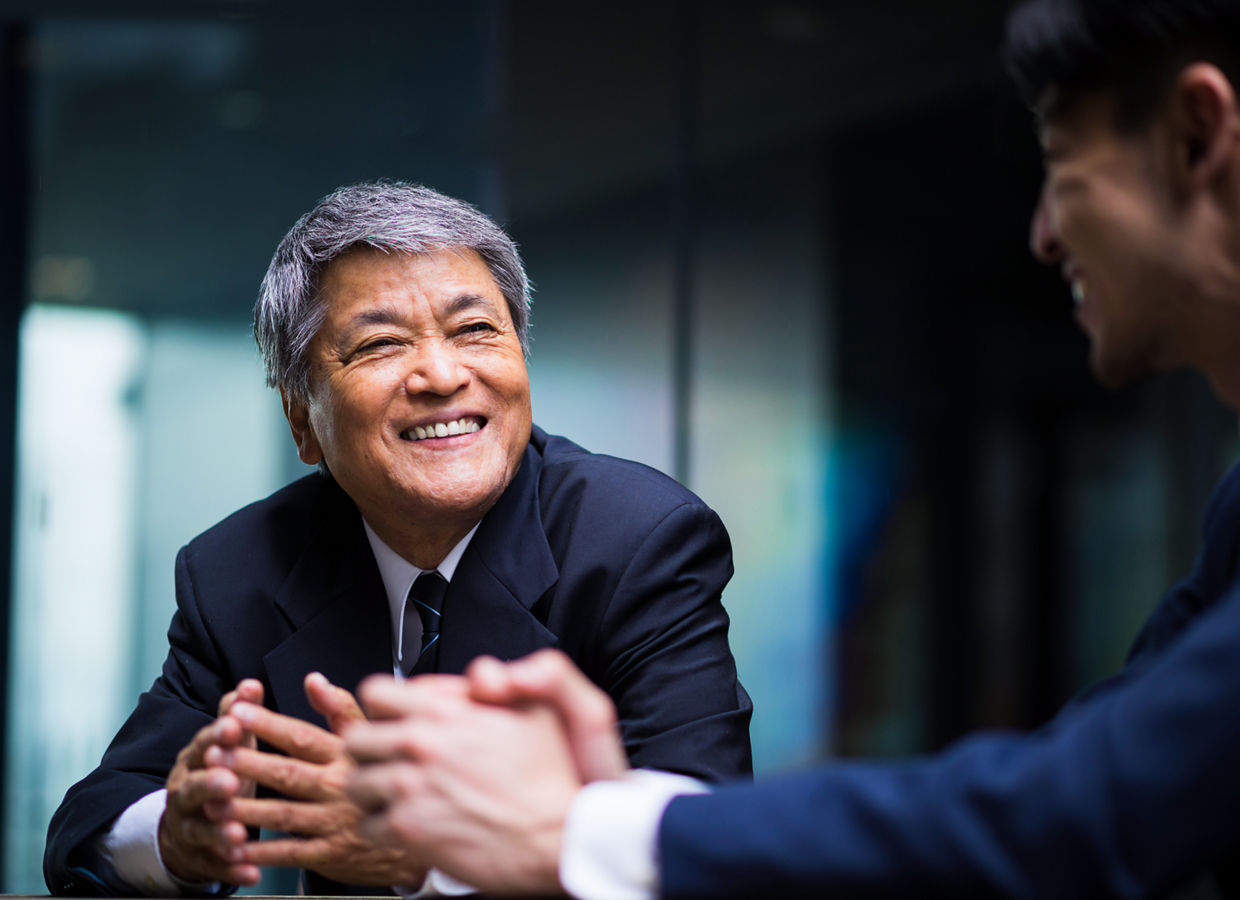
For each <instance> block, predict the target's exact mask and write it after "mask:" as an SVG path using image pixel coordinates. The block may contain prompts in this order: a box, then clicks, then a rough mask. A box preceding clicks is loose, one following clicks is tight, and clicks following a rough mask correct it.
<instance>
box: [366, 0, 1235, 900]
mask: <svg viewBox="0 0 1240 900" xmlns="http://www.w3.org/2000/svg"><path fill="white" fill-rule="evenodd" d="M1007 58H1008V60H1009V62H1010V66H1011V68H1012V71H1013V74H1014V75H1015V78H1016V81H1017V83H1018V85H1019V86H1020V88H1021V90H1022V91H1023V92H1024V94H1025V97H1026V99H1027V101H1028V102H1029V103H1030V105H1031V106H1032V108H1033V109H1034V110H1035V112H1036V114H1037V117H1038V124H1039V130H1040V137H1041V141H1042V143H1043V146H1044V149H1045V154H1046V179H1045V184H1044V187H1043V190H1042V193H1041V196H1040V198H1039V201H1038V204H1037V208H1036V210H1035V211H1034V214H1033V221H1032V228H1031V244H1032V249H1033V252H1034V253H1035V255H1037V256H1038V258H1039V259H1041V260H1043V261H1044V262H1046V263H1048V264H1052V265H1058V266H1060V267H1061V269H1062V271H1063V275H1064V277H1065V279H1066V280H1067V281H1068V283H1069V285H1070V288H1071V291H1072V293H1073V296H1074V298H1075V299H1076V301H1077V307H1076V310H1077V319H1078V321H1079V322H1080V324H1081V327H1082V328H1084V330H1085V331H1086V332H1087V334H1088V335H1089V338H1090V341H1091V347H1092V350H1091V360H1092V365H1093V368H1094V370H1095V372H1096V374H1097V376H1098V377H1099V378H1100V379H1101V380H1102V381H1103V382H1105V383H1107V384H1121V383H1124V382H1126V381H1129V380H1130V379H1132V378H1135V377H1137V376H1140V375H1144V374H1147V373H1151V372H1158V371H1164V370H1167V369H1170V368H1173V367H1179V366H1190V367H1193V368H1195V369H1197V370H1199V371H1200V372H1202V373H1203V374H1204V375H1205V376H1206V377H1207V378H1208V379H1209V381H1210V383H1211V384H1212V385H1213V387H1214V390H1215V391H1216V393H1217V394H1218V396H1219V398H1220V399H1221V400H1222V401H1223V402H1224V403H1226V404H1227V405H1228V406H1230V407H1232V408H1233V409H1238V408H1240V98H1238V96H1237V92H1238V91H1240V64H1238V59H1240V0H1211V2H1207V0H1032V2H1029V3H1026V4H1024V5H1022V6H1021V7H1020V8H1019V9H1017V10H1016V11H1015V12H1014V13H1013V14H1012V16H1011V17H1010V19H1009V27H1008V41H1007ZM1238 551H1240V470H1238V469H1233V470H1232V471H1231V472H1230V473H1229V474H1228V475H1227V476H1226V477H1225V478H1224V480H1223V482H1222V483H1221V484H1220V485H1219V487H1218V489H1217V490H1216V493H1215V495H1214V497H1213V499H1212V501H1211V504H1210V507H1209V510H1208V512H1207V515H1206V520H1205V529H1204V543H1203V545H1202V548H1201V552H1200V554H1199V557H1198V559H1197V562H1196V565H1195V567H1194V569H1193V572H1192V574H1191V575H1190V576H1189V577H1188V578H1186V579H1184V580H1183V581H1181V582H1179V583H1178V584H1176V585H1175V586H1174V587H1173V588H1172V589H1171V590H1170V591H1169V592H1168V594H1167V596H1166V597H1165V599H1164V600H1163V602H1162V604H1161V605H1160V606H1159V607H1158V608H1157V609H1156V611H1155V612H1154V614H1153V615H1152V616H1151V617H1150V620H1149V621H1148V622H1147V624H1146V625H1145V627H1144V629H1143V630H1142V632H1141V634H1140V636H1139V637H1138V639H1137V643H1136V646H1135V647H1134V650H1133V652H1132V655H1131V657H1130V659H1129V662H1128V664H1127V665H1126V667H1125V668H1124V670H1123V671H1122V672H1121V673H1120V674H1118V675H1117V676H1115V677H1114V678H1112V679H1110V680H1108V681H1106V682H1105V683H1103V684H1101V685H1099V686H1097V687H1095V688H1094V689H1092V690H1091V691H1089V692H1088V693H1087V694H1085V695H1083V696H1082V697H1080V698H1078V699H1077V700H1076V701H1074V702H1073V703H1071V704H1069V705H1068V706H1067V707H1066V708H1065V709H1064V710H1062V711H1061V712H1060V714H1059V715H1058V716H1056V717H1055V719H1053V720H1052V721H1051V722H1050V723H1048V724H1047V725H1046V726H1045V727H1043V728H1041V729H1039V730H1038V731H1036V732H1033V733H1030V734H1027V735H1017V734H979V735H976V736H974V737H972V738H969V739H965V740H962V741H960V742H959V743H957V744H955V745H954V746H952V747H950V748H948V749H947V750H946V751H945V752H943V753H942V754H940V755H938V756H935V757H930V758H926V759H922V760H917V761H912V762H908V763H904V764H848V765H835V766H824V767H821V768H818V769H814V770H810V771H806V772H801V773H796V774H791V775H787V776H784V777H781V778H772V779H768V780H765V781H763V782H761V783H759V784H756V785H748V786H735V787H727V788H723V789H720V790H716V791H713V792H709V793H707V792H701V791H699V792H697V793H694V794H688V793H686V789H685V785H684V782H683V781H680V780H670V781H667V782H664V781H662V780H661V778H660V776H658V775H657V774H654V773H649V772H647V773H627V772H625V771H624V768H625V766H624V764H623V762H622V760H623V756H622V754H621V753H620V752H619V750H618V744H617V742H616V738H615V737H614V735H615V724H614V718H613V717H612V714H611V711H610V704H609V703H608V702H607V701H606V699H605V698H604V697H602V696H601V695H600V694H599V692H598V691H597V690H596V689H594V688H593V687H592V686H590V685H589V684H588V682H586V681H585V680H584V679H582V678H581V677H580V676H579V675H578V674H577V673H576V672H575V670H574V669H573V668H572V666H571V665H570V664H568V663H567V661H565V660H564V659H563V657H561V656H556V655H551V654H547V653H542V654H538V655H536V656H534V657H532V658H530V659H527V660H525V661H522V662H518V663H515V664H511V665H509V666H506V667H505V666H501V665H500V664H499V663H496V662H494V661H480V662H477V663H475V665H474V666H473V667H472V669H471V670H470V672H469V677H468V678H467V679H466V680H461V681H457V680H448V681H443V680H437V681H416V680H415V682H413V683H411V684H407V685H404V686H403V687H402V686H397V685H394V684H392V683H390V682H382V681H372V682H370V683H368V684H367V685H366V686H365V687H364V689H363V692H362V698H363V703H364V704H365V705H366V706H367V709H368V711H369V713H370V714H371V716H372V717H373V718H374V719H376V720H387V721H376V722H374V723H373V724H370V725H364V724H359V725H356V726H354V727H353V729H352V730H351V731H350V732H349V733H348V734H347V744H348V746H349V748H350V750H351V752H352V753H353V754H354V756H355V757H357V758H358V759H360V760H361V761H362V763H363V764H362V767H361V771H360V773H359V774H358V775H357V776H356V777H355V778H354V781H353V786H352V796H353V797H354V799H355V800H356V801H357V802H358V803H359V804H360V805H362V806H363V807H365V808H367V809H369V810H370V816H369V818H368V819H367V820H366V826H365V827H366V830H367V832H368V833H369V834H372V835H374V836H375V837H376V838H377V839H379V840H381V841H384V842H386V843H388V844H393V845H399V846H404V847H408V848H416V852H417V853H419V854H421V855H424V856H425V857H426V858H429V859H431V860H433V861H434V862H435V863H436V864H437V865H440V866H442V867H443V868H444V869H446V870H447V871H450V872H454V873H456V874H458V875H460V876H464V877H468V878H470V879H471V880H472V882H473V883H476V884H479V885H481V886H483V887H485V888H489V889H492V890H496V891H505V890H531V889H532V890H542V891H550V890H554V889H557V888H562V889H566V890H568V891H569V892H570V893H572V894H575V895H577V896H580V897H609V898H619V897H633V898H638V897H648V896H653V895H659V896H666V897H682V896H683V897H687V896H701V897H705V896H710V897H722V896H736V897H752V896H763V895H768V896H815V897H821V896H841V897H851V896H858V897H861V896H864V897H871V898H872V897H909V896H917V897H927V896H936V897H938V896H943V897H961V896H1002V897H1055V898H1065V897H1089V898H1097V897H1155V896H1165V895H1166V894H1167V893H1168V892H1171V891H1174V890H1176V889H1178V888H1180V887H1182V886H1185V885H1189V884H1191V883H1193V882H1195V881H1198V880H1201V879H1210V880H1213V881H1214V886H1215V887H1216V888H1217V889H1218V891H1219V892H1220V893H1221V894H1222V895H1224V896H1240V880H1238V879H1237V878H1236V870H1235V867H1231V868H1232V871H1231V872H1230V873H1229V863H1230V862H1231V861H1232V860H1234V859H1236V857H1237V855H1238V851H1240V817H1238V816H1237V815H1236V809H1237V807H1238V806H1240V715H1238V714H1237V710H1238V709H1240V571H1238V568H1240V567H1238V563H1240V552H1238ZM516 700H520V701H523V702H524V703H525V704H526V705H524V706H521V705H513V706H511V707H507V706H504V705H502V704H505V703H509V702H511V701H516ZM477 701H490V702H491V704H492V705H489V706H488V705H483V704H481V703H478V702H477ZM529 701H541V702H535V703H533V704H532V705H531V704H530V703H529ZM500 735H502V740H503V744H502V746H501V745H500V744H499V743H498V738H499V736H500ZM488 736H493V737H494V738H495V739H494V740H489V739H488ZM491 744H494V746H493V747H492V746H491ZM583 785H584V786H583ZM480 797H485V798H486V802H485V803H484V802H480V801H479V799H478V798H480Z"/></svg>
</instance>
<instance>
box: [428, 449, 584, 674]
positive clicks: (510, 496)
mask: <svg viewBox="0 0 1240 900" xmlns="http://www.w3.org/2000/svg"><path fill="white" fill-rule="evenodd" d="M540 436H541V435H540V433H539V432H538V431H537V430H535V433H534V438H533V439H532V440H531V442H530V444H529V445H528V446H527V447H526V449H525V457H524V459H523V460H522V463H521V468H520V469H519V470H518V471H517V474H516V477H514V478H513V480H512V483H511V484H510V485H508V488H507V490H505V491H504V494H503V496H502V497H500V499H499V501H498V502H497V503H496V504H495V506H494V507H492V509H491V511H490V512H488V513H487V514H486V516H485V517H484V518H483V520H482V524H481V525H480V526H479V528H478V532H477V533H476V534H475V535H474V538H473V540H472V541H470V543H469V547H468V548H467V549H466V550H465V555H464V556H462V557H461V563H460V565H459V566H457V569H456V574H455V575H454V576H453V578H452V583H451V584H450V585H449V586H448V594H447V597H446V599H445V600H444V613H443V620H442V623H441V630H440V635H439V663H438V668H439V671H441V672H462V671H464V669H465V667H466V666H467V665H468V664H469V662H470V660H472V659H473V658H474V657H476V656H480V655H482V654H489V655H491V656H498V657H499V658H501V659H515V658H517V657H519V656H525V655H526V654H528V653H532V652H533V651H535V650H538V649H540V648H542V647H553V646H555V645H556V643H557V642H558V639H557V638H556V636H555V635H554V634H553V633H552V632H550V631H548V630H547V628H546V627H544V626H543V624H542V623H541V622H540V621H538V619H537V618H536V617H535V616H534V614H533V612H531V608H532V607H533V606H534V604H535V603H537V602H538V599H539V598H540V597H542V596H543V594H545V593H546V592H547V590H548V589H549V588H550V587H551V586H552V585H553V584H555V582H556V581H557V579H558V578H559V569H558V567H557V566H556V563H555V558H554V557H553V556H552V554H551V548H550V546H549V545H548V544H547V536H546V533H545V532H544V530H543V524H542V517H541V514H540V508H539V502H538V484H539V478H540V475H541V472H542V455H541V453H540V451H539V449H538V448H537V447H536V446H535V441H536V440H538V438H539V437H540Z"/></svg>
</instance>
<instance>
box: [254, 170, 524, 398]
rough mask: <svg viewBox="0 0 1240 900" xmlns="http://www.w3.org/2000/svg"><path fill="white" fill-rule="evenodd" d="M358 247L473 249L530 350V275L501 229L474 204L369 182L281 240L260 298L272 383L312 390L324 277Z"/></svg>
mask: <svg viewBox="0 0 1240 900" xmlns="http://www.w3.org/2000/svg"><path fill="white" fill-rule="evenodd" d="M355 247H371V248H374V249H376V250H382V251H383V252H385V253H429V252H433V251H436V250H445V249H470V250H473V251H474V252H476V253H477V254H478V255H479V256H480V257H482V260H483V262H485V263H486V266H487V269H489V270H490V272H491V277H492V278H494V279H495V283H496V284H497V285H498V286H499V289H500V292H501V293H503V295H504V299H505V300H506V301H507V302H508V311H509V314H510V315H511V316H512V324H513V326H514V327H515V329H516V332H517V338H518V339H519V340H520V341H521V349H522V350H523V351H525V352H526V353H527V354H528V353H529V338H528V332H529V319H530V287H529V282H528V280H527V279H526V277H525V267H524V266H523V265H522V264H521V257H520V255H519V254H518V253H517V247H516V244H514V243H513V241H512V239H511V238H510V237H508V235H507V234H505V233H504V231H503V229H501V228H500V227H499V226H498V225H496V224H495V223H494V222H492V221H491V220H490V219H489V218H487V217H486V216H485V215H483V214H482V213H481V212H479V211H478V210H477V209H476V208H474V207H473V206H471V205H470V204H468V203H466V202H464V201H462V200H455V199H453V198H452V197H447V196H444V195H443V194H441V193H439V192H438V191H433V190H431V189H430V188H427V187H423V186H422V185H417V184H410V183H408V182H402V181H377V182H368V183H363V184H353V185H348V186H346V187H342V188H338V189H337V190H335V191H333V192H332V193H330V194H328V195H327V196H326V197H324V198H323V199H321V200H320V201H319V202H318V203H316V204H315V205H314V208H313V209H311V210H310V211H309V212H308V213H306V214H305V215H304V216H302V217H301V218H300V219H298V220H297V222H296V224H294V225H293V227H292V228H291V229H289V232H288V234H286V235H285V236H284V240H282V241H280V246H278V247H276V252H275V255H274V256H272V258H271V265H269V266H268V267H267V274H266V275H264V276H263V284H262V287H261V288H260V290H259V294H258V300H257V302H256V303H255V304H254V340H255V341H257V342H258V349H259V351H260V352H261V353H262V356H263V367H264V368H265V370H266V373H267V385H268V386H269V387H275V388H280V389H281V390H286V391H288V392H289V393H291V394H292V395H293V396H295V397H299V398H303V399H304V398H306V397H308V396H309V393H310V360H309V348H310V342H311V341H312V340H314V336H315V334H316V333H318V330H319V328H320V327H321V326H322V324H323V320H324V318H325V317H326V314H327V310H326V307H325V305H324V304H323V302H322V298H321V296H320V295H319V280H320V278H321V277H322V274H323V271H324V269H326V268H327V265H328V264H329V263H330V262H331V261H332V260H334V259H336V258H337V257H339V256H341V255H342V254H344V253H345V252H346V251H348V250H351V249H353V248H355Z"/></svg>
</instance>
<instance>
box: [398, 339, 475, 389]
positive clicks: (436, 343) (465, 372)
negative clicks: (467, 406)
mask: <svg viewBox="0 0 1240 900" xmlns="http://www.w3.org/2000/svg"><path fill="white" fill-rule="evenodd" d="M469 377H470V372H469V368H468V367H467V366H465V365H464V364H463V363H462V362H461V359H460V356H459V354H458V352H457V350H456V348H454V347H452V346H451V345H450V344H449V343H448V342H447V341H445V340H443V339H441V338H433V339H431V340H427V341H423V342H422V343H421V344H420V345H419V346H418V348H417V349H416V351H415V352H414V353H413V364H412V365H411V366H410V367H409V371H408V373H406V375H405V393H406V394H422V393H429V394H436V395H438V396H441V397H448V396H451V395H452V394H454V393H456V392H457V391H459V390H460V389H461V388H463V387H465V385H467V384H468V383H469Z"/></svg>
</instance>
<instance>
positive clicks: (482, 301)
mask: <svg viewBox="0 0 1240 900" xmlns="http://www.w3.org/2000/svg"><path fill="white" fill-rule="evenodd" d="M478 307H481V308H482V309H484V310H485V311H487V312H490V313H491V315H494V316H498V315H499V310H497V309H496V308H495V304H494V303H492V302H491V300H490V299H489V298H487V297H484V296H483V295H482V294H459V295H458V296H456V297H453V298H452V299H451V300H449V301H448V302H447V303H446V304H445V305H444V309H443V312H444V315H447V316H455V315H459V314H461V313H463V312H467V311H468V310H471V309H474V308H478ZM403 319H404V316H403V314H402V313H401V311H400V310H399V309H397V308H395V307H393V306H376V307H372V308H370V309H364V310H362V311H361V312H359V313H358V314H357V315H355V316H354V317H353V318H351V319H350V320H349V321H348V324H346V325H345V328H344V331H345V332H346V333H347V332H349V331H352V330H353V329H355V328H359V327H365V326H367V325H399V324H400V323H401V322H402V321H403Z"/></svg>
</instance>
